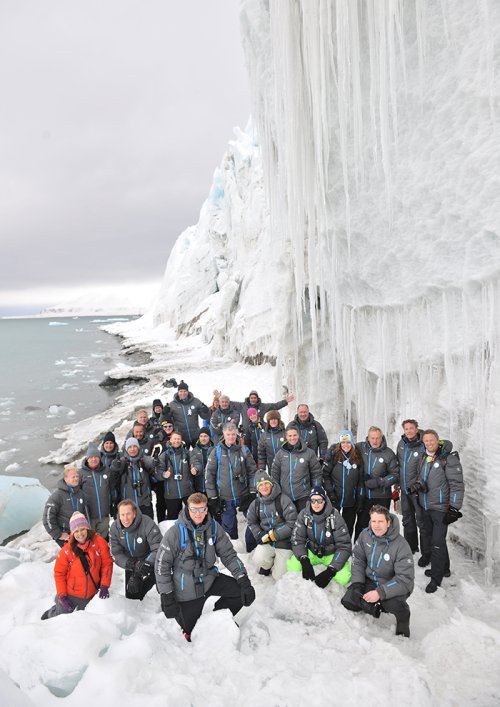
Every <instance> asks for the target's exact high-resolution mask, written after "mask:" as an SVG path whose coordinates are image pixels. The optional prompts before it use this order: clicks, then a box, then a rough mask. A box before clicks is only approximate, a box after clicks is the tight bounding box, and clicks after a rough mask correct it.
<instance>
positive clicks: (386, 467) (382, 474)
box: [356, 437, 399, 500]
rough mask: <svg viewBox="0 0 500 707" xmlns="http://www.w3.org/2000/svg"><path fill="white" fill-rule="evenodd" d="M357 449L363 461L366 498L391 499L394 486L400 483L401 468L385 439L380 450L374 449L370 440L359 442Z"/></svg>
mask: <svg viewBox="0 0 500 707" xmlns="http://www.w3.org/2000/svg"><path fill="white" fill-rule="evenodd" d="M356 447H357V449H358V451H359V453H360V454H361V458H362V459H363V467H364V470H365V491H366V498H368V499H369V500H371V499H374V498H390V497H391V493H392V488H391V487H392V485H393V484H397V483H399V467H398V460H397V457H396V455H395V454H394V452H393V451H392V449H389V447H388V446H387V442H386V440H385V437H383V438H382V444H381V445H380V447H379V448H378V449H373V448H372V447H371V446H370V444H369V442H368V440H366V441H365V442H359V443H358V444H357V445H356Z"/></svg>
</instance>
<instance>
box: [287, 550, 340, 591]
mask: <svg viewBox="0 0 500 707" xmlns="http://www.w3.org/2000/svg"><path fill="white" fill-rule="evenodd" d="M307 556H308V558H309V561H310V563H311V565H312V566H313V567H314V566H315V565H324V566H325V567H328V565H329V564H330V562H331V561H332V560H333V553H332V554H331V555H324V556H323V557H318V556H317V555H313V553H312V552H311V551H310V550H308V551H307ZM287 567H288V571H289V572H302V565H301V564H300V560H299V559H298V557H295V555H292V557H290V559H289V560H288V562H287ZM333 581H334V582H337V584H340V586H341V587H344V586H345V585H346V584H349V582H350V581H351V564H350V562H349V560H348V561H347V562H346V563H345V565H344V566H343V567H342V569H340V570H339V571H338V572H337V573H336V575H335V577H333Z"/></svg>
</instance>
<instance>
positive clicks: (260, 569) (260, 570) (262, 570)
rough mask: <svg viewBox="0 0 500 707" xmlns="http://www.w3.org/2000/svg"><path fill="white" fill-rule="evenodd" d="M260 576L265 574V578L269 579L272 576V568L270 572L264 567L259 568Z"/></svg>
mask: <svg viewBox="0 0 500 707" xmlns="http://www.w3.org/2000/svg"><path fill="white" fill-rule="evenodd" d="M259 574H263V575H264V577H269V575H270V574H271V568H269V569H268V570H266V569H264V568H263V567H260V568H259Z"/></svg>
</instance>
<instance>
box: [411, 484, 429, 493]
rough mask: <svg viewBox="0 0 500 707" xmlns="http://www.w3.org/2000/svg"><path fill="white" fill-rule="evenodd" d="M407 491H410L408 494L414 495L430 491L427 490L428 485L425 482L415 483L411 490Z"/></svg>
mask: <svg viewBox="0 0 500 707" xmlns="http://www.w3.org/2000/svg"><path fill="white" fill-rule="evenodd" d="M407 490H408V493H410V494H413V493H420V492H421V491H422V493H425V492H426V491H427V490H428V489H427V484H426V482H425V481H415V483H414V484H412V485H411V486H410V488H409V489H407Z"/></svg>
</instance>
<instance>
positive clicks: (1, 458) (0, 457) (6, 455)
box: [0, 447, 19, 462]
mask: <svg viewBox="0 0 500 707" xmlns="http://www.w3.org/2000/svg"><path fill="white" fill-rule="evenodd" d="M18 451H19V449H17V447H12V449H4V451H3V452H0V462H5V461H7V460H8V459H10V458H11V457H12V456H13V455H14V454H15V453H16V452H18Z"/></svg>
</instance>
